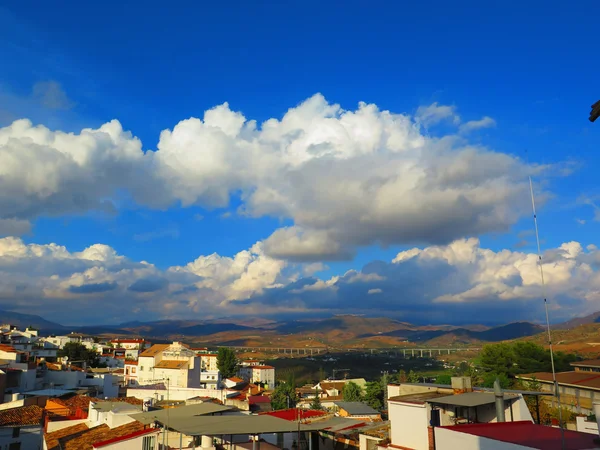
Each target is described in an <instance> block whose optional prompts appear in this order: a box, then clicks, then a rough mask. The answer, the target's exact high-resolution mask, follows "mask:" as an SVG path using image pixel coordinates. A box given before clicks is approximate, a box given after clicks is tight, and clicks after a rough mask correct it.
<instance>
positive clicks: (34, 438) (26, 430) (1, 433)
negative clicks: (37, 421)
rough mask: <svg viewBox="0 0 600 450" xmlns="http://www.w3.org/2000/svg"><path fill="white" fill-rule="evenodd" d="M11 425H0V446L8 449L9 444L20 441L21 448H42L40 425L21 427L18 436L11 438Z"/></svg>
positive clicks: (27, 449)
mask: <svg viewBox="0 0 600 450" xmlns="http://www.w3.org/2000/svg"><path fill="white" fill-rule="evenodd" d="M12 433H13V427H0V448H1V449H4V448H6V449H8V447H9V445H10V444H13V443H18V442H20V443H21V449H22V450H39V449H41V448H42V427H41V426H33V427H21V431H20V434H19V437H17V438H13V437H12Z"/></svg>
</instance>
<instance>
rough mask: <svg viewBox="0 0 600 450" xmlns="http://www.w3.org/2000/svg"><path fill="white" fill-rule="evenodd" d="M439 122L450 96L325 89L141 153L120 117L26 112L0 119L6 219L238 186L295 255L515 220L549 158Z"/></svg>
mask: <svg viewBox="0 0 600 450" xmlns="http://www.w3.org/2000/svg"><path fill="white" fill-rule="evenodd" d="M442 120H449V121H451V122H452V123H455V124H458V123H459V122H460V118H459V117H458V115H457V113H456V109H455V107H453V106H444V105H439V104H433V105H430V106H428V107H424V108H419V110H418V111H417V113H416V115H415V116H414V117H411V116H409V115H407V114H396V113H393V112H390V111H385V110H380V109H379V108H378V107H377V106H376V105H374V104H366V103H360V104H359V105H358V108H357V109H355V110H344V109H342V108H341V107H340V106H339V105H337V104H332V103H329V102H327V100H325V98H324V97H323V96H322V95H320V94H317V95H314V96H313V97H311V98H309V99H307V100H306V101H304V102H303V103H301V104H299V105H297V106H295V107H293V108H290V109H289V110H288V111H287V112H286V113H285V114H284V115H283V117H282V118H280V119H275V118H272V119H268V120H266V121H265V122H263V123H262V124H260V126H259V125H257V123H256V122H255V121H253V120H250V119H247V118H246V117H245V116H244V115H243V114H242V113H240V112H236V111H233V110H231V109H230V107H229V105H228V104H227V103H224V104H222V105H220V106H217V107H215V108H213V109H211V110H208V111H206V112H205V114H204V117H203V118H202V119H200V118H189V119H186V120H182V121H181V122H179V123H178V124H177V125H176V126H175V127H174V128H173V129H169V130H164V131H163V132H162V133H161V135H160V139H159V142H158V145H157V149H156V150H146V151H144V150H143V149H142V144H141V142H140V141H139V140H138V139H137V138H135V137H134V136H133V135H132V134H131V133H129V132H126V131H124V130H123V129H122V127H121V124H120V123H119V122H118V121H116V120H114V121H111V122H109V123H107V124H104V125H102V126H101V127H100V128H98V129H84V130H82V131H81V132H80V133H79V134H73V133H63V132H60V131H51V130H49V129H47V128H45V127H43V126H33V125H32V124H31V122H29V121H27V120H19V121H16V122H14V123H13V124H11V125H10V126H8V127H5V128H1V129H0V220H17V221H20V222H19V223H28V221H30V220H32V219H34V218H36V217H38V216H40V215H59V214H66V213H83V212H86V211H89V210H98V211H104V212H107V213H112V212H115V211H116V210H118V208H119V202H120V199H121V198H122V196H123V195H129V196H131V198H132V199H133V200H134V201H135V202H137V203H138V204H140V205H144V206H146V207H150V208H165V207H168V206H170V205H173V204H178V205H182V206H183V207H188V206H192V205H198V206H201V207H204V208H226V207H228V206H229V203H230V197H231V196H232V195H233V194H235V195H236V196H239V198H240V200H241V206H240V207H239V209H238V211H237V212H236V213H237V214H238V215H243V216H246V217H263V216H272V217H275V218H279V219H284V220H287V221H288V222H289V223H291V225H289V226H287V227H284V228H281V229H279V230H276V231H275V232H274V233H273V234H272V235H271V236H270V237H269V238H268V239H266V240H265V242H264V252H265V254H267V255H270V256H272V257H276V258H283V259H288V260H295V261H300V262H307V261H320V260H342V259H349V258H351V257H352V255H354V253H355V251H356V249H357V248H358V247H360V246H366V245H383V246H387V245H391V244H409V243H429V244H446V243H448V242H451V241H452V240H454V239H457V238H460V237H463V236H465V235H477V234H480V233H486V232H498V231H500V232H501V231H505V230H507V229H508V228H509V227H510V226H511V225H512V224H514V223H515V222H516V221H517V220H518V219H519V217H521V215H522V214H523V212H524V210H525V211H527V207H528V205H527V201H526V199H527V196H526V195H525V194H526V192H527V183H526V182H525V180H526V179H527V175H528V174H530V173H532V172H533V171H534V170H538V171H539V170H540V168H538V167H534V166H530V165H527V164H524V163H523V162H522V161H521V160H519V159H518V158H515V157H513V156H511V155H507V154H503V153H498V152H494V151H492V150H490V149H487V148H484V147H481V146H475V145H469V144H468V143H465V140H464V139H458V138H456V137H455V136H454V137H452V136H446V137H441V138H432V137H429V136H426V135H425V134H424V133H423V130H422V126H425V125H431V124H435V123H438V122H440V121H442ZM469 123H470V122H468V123H467V124H465V126H468V127H473V125H469Z"/></svg>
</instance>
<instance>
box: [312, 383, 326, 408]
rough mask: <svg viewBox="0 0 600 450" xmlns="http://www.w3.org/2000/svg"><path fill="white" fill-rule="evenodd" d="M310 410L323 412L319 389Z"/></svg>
mask: <svg viewBox="0 0 600 450" xmlns="http://www.w3.org/2000/svg"><path fill="white" fill-rule="evenodd" d="M310 409H316V410H322V409H323V405H321V398H320V397H319V389H318V388H317V390H316V391H315V398H313V400H312V402H310Z"/></svg>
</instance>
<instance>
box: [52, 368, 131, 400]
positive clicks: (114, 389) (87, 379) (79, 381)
mask: <svg viewBox="0 0 600 450" xmlns="http://www.w3.org/2000/svg"><path fill="white" fill-rule="evenodd" d="M42 386H43V388H46V389H48V388H57V389H79V390H82V389H85V390H87V391H88V392H89V393H90V394H92V395H98V396H103V397H116V396H118V395H119V376H118V375H116V374H113V373H94V372H91V371H83V370H47V371H46V372H45V375H44V378H43V383H42Z"/></svg>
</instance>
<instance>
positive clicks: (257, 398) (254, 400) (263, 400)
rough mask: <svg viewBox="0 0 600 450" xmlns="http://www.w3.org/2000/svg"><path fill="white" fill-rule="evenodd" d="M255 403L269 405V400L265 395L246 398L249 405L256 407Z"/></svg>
mask: <svg viewBox="0 0 600 450" xmlns="http://www.w3.org/2000/svg"><path fill="white" fill-rule="evenodd" d="M257 403H271V399H270V398H269V397H267V396H266V395H251V396H249V397H248V404H249V405H256V404H257Z"/></svg>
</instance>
